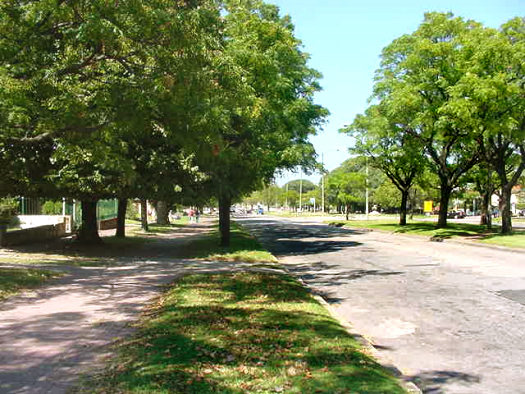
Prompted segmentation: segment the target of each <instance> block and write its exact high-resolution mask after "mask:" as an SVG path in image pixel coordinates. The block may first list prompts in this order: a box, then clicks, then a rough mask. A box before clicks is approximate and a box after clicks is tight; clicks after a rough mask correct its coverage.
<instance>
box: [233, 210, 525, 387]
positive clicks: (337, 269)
mask: <svg viewBox="0 0 525 394" xmlns="http://www.w3.org/2000/svg"><path fill="white" fill-rule="evenodd" d="M237 220H239V222H240V223H242V224H243V225H245V226H247V227H248V229H250V231H252V232H253V233H254V234H256V235H257V236H258V237H259V238H260V240H261V241H262V242H263V243H264V244H265V245H266V246H267V247H268V248H269V249H270V250H271V251H272V252H273V253H274V254H275V255H276V256H277V257H278V258H279V260H280V261H281V262H282V263H283V264H284V265H285V266H286V267H287V269H288V270H290V272H292V273H293V274H294V275H296V276H298V277H299V278H301V279H302V280H303V281H304V282H305V283H306V284H307V285H308V286H310V287H311V288H312V289H313V290H314V291H315V292H316V293H318V294H321V295H322V296H323V297H324V298H325V299H326V300H327V301H328V302H329V303H330V304H331V305H332V307H333V308H334V309H335V310H336V312H337V313H338V314H339V315H340V316H342V317H343V318H344V319H345V320H347V321H348V322H350V323H351V325H352V326H353V327H354V328H355V330H356V331H357V332H359V333H360V334H361V335H364V336H365V337H367V338H369V339H370V340H371V341H372V342H373V344H374V346H375V347H376V349H378V351H379V352H380V354H381V355H382V357H384V358H385V359H387V360H391V362H392V363H393V364H394V365H395V366H396V367H397V368H399V369H400V370H401V371H402V372H403V374H404V375H405V376H406V377H407V379H409V380H411V381H413V382H414V383H416V384H417V385H418V386H419V387H420V388H421V389H422V390H423V392H426V393H434V394H436V393H461V394H466V393H476V394H480V393H525V306H524V304H525V253H516V252H509V251H502V250H497V249H489V248H484V247H476V246H470V245H463V244H457V243H452V242H443V243H439V242H430V241H428V240H427V239H423V238H419V237H418V238H414V237H408V236H400V235H393V234H387V233H380V232H367V231H358V230H355V231H353V230H345V229H338V228H333V227H329V226H326V225H323V224H321V223H315V222H311V221H304V220H303V221H301V222H300V221H298V220H289V219H282V218H275V217H247V218H242V219H241V218H239V219H237ZM312 220H313V219H312Z"/></svg>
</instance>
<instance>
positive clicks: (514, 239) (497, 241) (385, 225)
mask: <svg viewBox="0 0 525 394" xmlns="http://www.w3.org/2000/svg"><path fill="white" fill-rule="evenodd" d="M327 223H329V224H331V225H336V226H346V227H355V228H369V229H376V230H382V231H388V232H393V233H397V234H408V235H421V236H428V237H434V238H443V239H448V238H466V237H470V238H475V241H476V242H478V241H479V242H482V243H488V244H492V245H498V246H506V247H513V248H525V231H523V230H521V229H516V230H515V232H514V233H513V234H511V235H502V234H499V233H498V232H497V231H498V229H497V228H493V229H487V227H486V226H481V225H478V224H472V223H448V224H447V227H446V228H439V229H438V228H436V223H435V222H421V221H412V222H409V223H407V224H406V225H405V226H400V225H399V224H398V222H397V221H393V220H369V221H366V220H360V221H357V220H349V221H345V220H341V221H330V222H327Z"/></svg>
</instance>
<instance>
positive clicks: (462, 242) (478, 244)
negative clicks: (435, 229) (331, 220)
mask: <svg viewBox="0 0 525 394" xmlns="http://www.w3.org/2000/svg"><path fill="white" fill-rule="evenodd" d="M326 225H327V226H331V225H330V224H326ZM340 228H346V229H349V230H359V231H363V232H370V233H371V232H378V233H383V234H389V235H393V236H396V237H399V238H408V239H418V238H419V239H421V240H425V239H426V240H427V241H429V242H444V243H453V244H457V245H469V246H474V247H477V248H485V249H492V250H494V249H496V250H501V251H503V252H511V253H518V254H525V249H519V248H509V247H507V246H499V245H492V244H484V243H481V242H474V241H467V240H459V239H443V238H441V239H440V240H439V241H436V240H433V239H432V237H427V236H426V235H417V234H414V235H406V234H398V233H396V232H393V231H384V230H378V229H375V228H362V227H352V226H343V227H340Z"/></svg>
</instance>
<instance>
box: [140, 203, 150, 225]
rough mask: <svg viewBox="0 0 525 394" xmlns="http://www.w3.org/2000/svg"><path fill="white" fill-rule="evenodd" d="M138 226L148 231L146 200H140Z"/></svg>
mask: <svg viewBox="0 0 525 394" xmlns="http://www.w3.org/2000/svg"><path fill="white" fill-rule="evenodd" d="M140 226H141V228H142V230H144V231H149V226H148V200H140Z"/></svg>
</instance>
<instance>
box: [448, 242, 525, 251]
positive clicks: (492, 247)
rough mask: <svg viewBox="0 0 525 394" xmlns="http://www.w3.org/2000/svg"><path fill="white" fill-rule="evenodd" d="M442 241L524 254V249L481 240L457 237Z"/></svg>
mask: <svg viewBox="0 0 525 394" xmlns="http://www.w3.org/2000/svg"><path fill="white" fill-rule="evenodd" d="M444 242H446V243H453V244H458V245H470V246H475V247H477V248H485V249H492V250H494V249H496V250H501V251H502V252H511V253H518V254H525V249H518V248H509V247H507V246H499V245H492V244H484V243H481V242H472V241H462V240H458V239H446V240H445V241H444Z"/></svg>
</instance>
